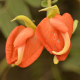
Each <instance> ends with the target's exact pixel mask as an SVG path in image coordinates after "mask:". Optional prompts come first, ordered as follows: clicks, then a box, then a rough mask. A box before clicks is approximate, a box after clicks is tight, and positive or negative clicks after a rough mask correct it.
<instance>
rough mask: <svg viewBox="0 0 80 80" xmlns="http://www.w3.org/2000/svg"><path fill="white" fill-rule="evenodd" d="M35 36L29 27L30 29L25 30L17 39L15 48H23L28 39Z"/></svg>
mask: <svg viewBox="0 0 80 80" xmlns="http://www.w3.org/2000/svg"><path fill="white" fill-rule="evenodd" d="M33 35H34V30H33V29H32V28H29V27H28V28H25V29H23V30H22V31H21V32H20V33H19V34H18V36H17V37H16V39H15V41H14V46H15V47H20V46H23V45H24V44H25V42H26V41H27V39H29V38H30V37H32V36H33Z"/></svg>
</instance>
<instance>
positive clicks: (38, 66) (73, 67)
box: [0, 0, 80, 80]
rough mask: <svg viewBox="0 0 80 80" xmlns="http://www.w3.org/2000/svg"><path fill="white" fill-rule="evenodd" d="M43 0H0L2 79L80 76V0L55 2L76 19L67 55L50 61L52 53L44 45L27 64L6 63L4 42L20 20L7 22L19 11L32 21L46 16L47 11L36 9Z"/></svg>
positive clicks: (76, 79) (54, 79)
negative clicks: (36, 55) (23, 65)
mask: <svg viewBox="0 0 80 80" xmlns="http://www.w3.org/2000/svg"><path fill="white" fill-rule="evenodd" d="M41 1H42V0H0V79H1V80H80V0H59V1H58V2H57V3H56V4H57V5H58V7H59V9H60V13H61V15H62V14H63V13H66V12H68V13H70V14H71V15H72V17H73V19H74V20H75V19H78V20H79V24H78V28H77V30H76V31H75V33H74V34H73V36H72V38H71V42H72V47H71V50H70V53H69V55H68V57H67V59H66V60H65V61H63V62H59V64H58V65H54V64H53V61H52V60H53V55H51V54H49V52H47V50H46V49H44V50H43V52H42V54H41V56H40V57H39V58H38V59H37V60H36V61H35V62H34V63H33V64H32V65H30V66H29V67H27V68H23V69H22V68H20V67H17V66H16V67H13V68H10V66H9V65H8V64H7V63H6V59H5V43H6V39H7V37H8V35H9V34H10V32H11V31H12V30H13V29H14V28H15V27H16V26H17V25H20V24H22V25H24V23H23V22H22V21H14V22H10V20H12V19H13V18H14V17H16V16H18V15H25V16H27V17H29V18H30V19H31V20H35V24H36V25H38V23H39V22H40V21H41V20H42V19H43V18H44V17H46V12H38V10H40V9H41V8H42V7H41Z"/></svg>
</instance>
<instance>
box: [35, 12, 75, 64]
mask: <svg viewBox="0 0 80 80" xmlns="http://www.w3.org/2000/svg"><path fill="white" fill-rule="evenodd" d="M72 32H73V19H72V17H71V15H70V14H69V13H65V14H63V15H62V16H61V15H59V14H56V15H55V17H53V18H51V19H49V18H48V17H46V18H44V19H43V20H42V21H41V22H40V23H39V25H38V26H37V29H36V35H37V37H38V38H39V39H40V41H41V42H42V44H43V45H44V47H45V48H46V49H47V50H48V51H49V52H50V53H51V54H53V55H55V56H54V59H53V61H54V63H55V64H57V63H58V62H59V61H63V60H65V59H66V58H67V56H68V53H69V51H70V48H71V45H70V44H71V42H70V38H71V35H72Z"/></svg>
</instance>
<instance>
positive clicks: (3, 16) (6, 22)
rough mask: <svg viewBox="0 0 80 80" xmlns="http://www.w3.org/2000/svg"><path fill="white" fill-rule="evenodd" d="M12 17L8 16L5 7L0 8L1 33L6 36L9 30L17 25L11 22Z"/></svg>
mask: <svg viewBox="0 0 80 80" xmlns="http://www.w3.org/2000/svg"><path fill="white" fill-rule="evenodd" d="M11 19H12V17H11V16H10V14H9V12H8V10H7V9H5V10H0V25H1V31H2V33H3V35H4V36H5V37H6V38H7V37H8V36H9V34H10V32H11V31H12V30H13V29H14V28H15V27H16V26H17V23H15V22H13V23H12V22H11Z"/></svg>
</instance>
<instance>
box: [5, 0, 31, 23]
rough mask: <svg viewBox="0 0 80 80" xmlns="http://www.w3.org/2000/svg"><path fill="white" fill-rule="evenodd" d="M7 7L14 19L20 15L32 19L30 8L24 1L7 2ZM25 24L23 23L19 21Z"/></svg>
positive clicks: (13, 0)
mask: <svg viewBox="0 0 80 80" xmlns="http://www.w3.org/2000/svg"><path fill="white" fill-rule="evenodd" d="M6 2H7V3H6V4H7V6H8V8H9V11H10V13H11V14H12V16H13V18H14V17H16V16H19V15H25V16H27V17H28V18H30V19H32V16H31V13H30V10H29V7H28V6H27V5H26V4H25V3H24V2H23V0H7V1H6ZM19 22H20V23H21V24H23V22H22V21H19Z"/></svg>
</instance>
